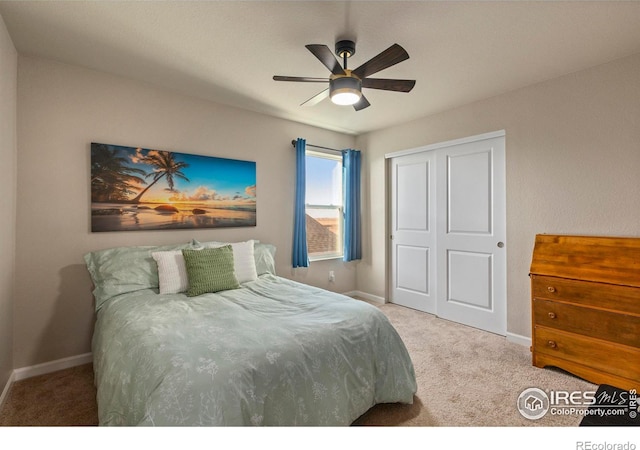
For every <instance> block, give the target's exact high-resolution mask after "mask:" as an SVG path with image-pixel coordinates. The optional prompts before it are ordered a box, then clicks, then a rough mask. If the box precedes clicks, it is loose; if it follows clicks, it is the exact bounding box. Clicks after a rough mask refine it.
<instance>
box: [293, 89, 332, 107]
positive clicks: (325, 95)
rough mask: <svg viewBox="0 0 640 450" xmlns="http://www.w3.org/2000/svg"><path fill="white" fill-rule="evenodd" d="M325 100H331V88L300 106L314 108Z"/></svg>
mask: <svg viewBox="0 0 640 450" xmlns="http://www.w3.org/2000/svg"><path fill="white" fill-rule="evenodd" d="M325 98H329V88H326V89H325V90H324V91H321V92H319V93H318V94H316V95H314V96H313V97H311V98H310V99H309V100H307V101H305V102H303V103H301V104H300V106H313V105H317V104H318V103H320V102H321V101H322V100H324V99H325Z"/></svg>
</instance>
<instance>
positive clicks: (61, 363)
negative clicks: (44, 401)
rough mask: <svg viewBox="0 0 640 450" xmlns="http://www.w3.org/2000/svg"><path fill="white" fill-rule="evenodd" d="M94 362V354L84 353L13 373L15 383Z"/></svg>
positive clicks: (23, 368)
mask: <svg viewBox="0 0 640 450" xmlns="http://www.w3.org/2000/svg"><path fill="white" fill-rule="evenodd" d="M92 361H93V354H92V353H84V354H82V355H76V356H69V357H68V358H62V359H57V360H55V361H49V362H46V363H42V364H36V365H35V366H28V367H22V368H20V369H15V370H14V371H13V381H20V380H24V379H25V378H31V377H36V376H38V375H44V374H45V373H51V372H56V371H58V370H63V369H68V368H70V367H75V366H81V365H82V364H88V363H90V362H92Z"/></svg>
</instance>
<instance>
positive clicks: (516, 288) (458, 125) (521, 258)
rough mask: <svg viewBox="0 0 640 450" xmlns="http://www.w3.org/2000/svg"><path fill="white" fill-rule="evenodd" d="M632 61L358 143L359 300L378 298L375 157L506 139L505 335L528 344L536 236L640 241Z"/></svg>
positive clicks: (381, 170) (379, 206) (381, 272)
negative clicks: (362, 294)
mask: <svg viewBox="0 0 640 450" xmlns="http://www.w3.org/2000/svg"><path fill="white" fill-rule="evenodd" d="M639 74H640V55H634V56H631V57H628V58H625V59H621V60H617V61H613V62H611V63H608V64H605V65H602V66H598V67H595V68H592V69H589V70H584V71H581V72H577V73H574V74H570V75H567V76H563V77H561V78H557V79H554V80H550V81H547V82H544V83H541V84H537V85H534V86H531V87H528V88H525V89H520V90H517V91H514V92H510V93H506V94H504V95H500V96H497V97H494V98H490V99H487V100H484V101H480V102H477V103H473V104H470V105H466V106H463V107H461V108H458V109H455V110H452V111H448V112H443V113H441V114H437V115H433V116H430V117H426V118H423V119H420V120H416V121H413V122H410V123H406V124H403V125H401V126H397V127H393V128H389V129H386V130H382V131H377V132H372V133H369V134H366V135H362V136H359V137H358V139H357V142H356V147H357V148H360V149H363V150H365V158H364V162H363V168H364V174H363V183H364V187H363V189H364V191H365V192H368V198H365V199H364V209H365V212H364V218H363V222H364V223H365V224H366V227H365V239H364V243H363V250H364V255H363V257H364V259H363V261H362V262H361V263H360V264H359V265H358V267H357V286H358V289H359V290H363V291H367V292H370V293H372V294H375V295H380V296H384V295H385V293H386V289H387V287H386V284H385V280H386V279H387V278H386V277H385V273H386V269H387V266H386V264H387V260H386V245H387V241H386V236H387V235H388V232H387V223H386V218H387V209H386V195H387V194H386V192H387V191H386V189H387V187H386V184H385V183H384V182H383V180H384V179H385V159H384V155H385V153H390V152H394V151H399V150H404V149H410V148H416V147H421V146H424V145H427V144H433V143H438V142H442V141H447V140H451V139H457V138H463V137H467V136H473V135H476V134H481V133H486V132H491V131H497V130H502V129H504V130H506V165H507V180H506V181H507V243H506V244H507V245H506V249H507V264H508V269H507V271H508V273H507V297H508V299H507V304H508V314H507V329H508V331H509V332H510V333H514V334H517V335H521V336H530V335H531V332H530V328H531V325H530V309H529V308H530V306H529V301H530V297H529V295H530V293H529V278H528V271H529V265H530V263H531V252H532V249H533V243H534V238H535V235H536V234H537V233H558V234H562V233H564V234H590V235H620V236H640V76H639Z"/></svg>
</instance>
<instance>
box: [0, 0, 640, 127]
mask: <svg viewBox="0 0 640 450" xmlns="http://www.w3.org/2000/svg"><path fill="white" fill-rule="evenodd" d="M0 14H1V15H2V17H3V19H4V21H5V23H6V25H7V28H8V29H9V33H10V35H11V37H12V39H13V42H14V44H15V46H16V48H17V49H18V51H19V52H20V53H21V54H24V55H32V56H39V57H44V58H48V59H53V60H58V61H62V62H66V63H70V64H75V65H79V66H84V67H89V68H93V69H97V70H101V71H105V72H110V73H114V74H118V75H124V76H127V77H130V78H134V79H139V80H144V81H146V82H150V83H154V84H157V85H160V86H164V87H166V88H170V89H173V90H177V91H179V92H182V93H185V94H188V95H192V96H196V97H200V98H204V99H209V100H212V101H215V102H219V103H223V104H228V105H233V106H237V107H240V108H245V109H248V110H252V111H257V112H261V113H266V114H270V115H273V116H277V117H282V118H287V119H291V120H295V121H299V122H303V123H307V124H312V125H316V126H319V127H323V128H328V129H332V130H336V131H342V132H347V133H352V134H360V133H364V132H367V131H371V130H376V129H380V128H385V127H387V126H391V125H394V124H397V123H401V122H406V121H408V120H412V119H416V118H419V117H423V116H426V115H428V114H432V113H436V112H440V111H444V110H448V109H452V108H455V107H457V106H460V105H464V104H467V103H470V102H474V101H477V100H481V99H484V98H487V97H491V96H494V95H497V94H500V93H503V92H507V91H511V90H514V89H518V88H521V87H524V86H527V85H531V84H534V83H538V82H541V81H544V80H548V79H551V78H555V77H558V76H561V75H564V74H567V73H571V72H575V71H578V70H582V69H585V68H587V67H591V66H595V65H598V64H601V63H604V62H607V61H611V60H614V59H617V58H620V57H624V56H627V55H630V54H634V53H638V52H640V26H639V24H640V2H637V1H625V2H615V1H605V2H595V1H586V2H585V1H569V2H555V1H538V2H525V1H511V2H491V1H476V2H460V1H422V2H408V1H393V2H389V1H387V2H385V1H352V2H331V1H320V2H309V1H278V2H268V1H258V2H250V1H196V2H189V1H117V2H116V1H82V2H78V1H71V2H63V1H47V2H40V1H38V2H31V1H19V2H13V1H4V0H2V1H0ZM344 38H348V39H352V40H355V41H356V42H357V50H356V55H355V56H354V57H353V58H351V59H350V60H349V66H350V67H351V68H355V67H357V66H359V65H360V64H362V63H363V62H365V61H366V60H368V59H370V58H371V57H373V56H375V55H376V54H378V53H379V52H381V51H382V50H384V49H386V48H387V47H389V46H390V45H391V44H393V43H398V44H400V45H402V46H403V47H404V48H405V49H406V50H407V51H408V53H409V55H410V59H409V60H407V61H404V62H402V63H400V64H398V65H396V66H393V67H391V68H389V69H386V70H384V71H382V72H379V73H378V74H376V75H375V77H376V78H409V79H415V80H417V83H416V87H415V88H414V89H413V91H412V92H410V93H408V94H407V93H392V92H385V91H377V90H366V89H365V91H364V92H365V95H366V96H367V98H368V99H369V101H370V102H371V106H370V107H369V108H367V109H365V110H362V111H359V112H356V111H354V110H353V108H351V107H344V106H336V105H333V104H332V103H331V102H330V101H329V100H325V101H323V102H321V103H320V104H318V105H316V106H311V107H309V106H305V107H302V106H300V103H302V102H304V101H305V100H307V99H308V98H310V97H312V96H313V95H315V94H316V93H318V92H319V91H320V90H322V89H323V88H324V87H323V86H322V85H320V84H315V83H285V82H276V81H273V80H272V76H273V75H292V76H309V77H327V76H328V70H327V69H326V68H325V67H324V66H323V65H322V64H321V63H320V62H319V61H318V60H317V59H316V58H315V57H314V56H313V55H312V54H311V53H310V52H309V51H308V50H307V49H306V48H305V47H304V46H305V45H306V44H326V45H327V46H329V48H331V49H333V46H334V44H335V42H336V40H339V39H344Z"/></svg>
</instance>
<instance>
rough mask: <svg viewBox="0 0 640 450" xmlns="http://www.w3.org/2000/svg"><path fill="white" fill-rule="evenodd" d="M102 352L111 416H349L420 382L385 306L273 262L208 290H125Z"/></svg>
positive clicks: (175, 421)
mask: <svg viewBox="0 0 640 450" xmlns="http://www.w3.org/2000/svg"><path fill="white" fill-rule="evenodd" d="M93 355H94V370H95V374H96V385H97V388H98V409H99V419H100V424H101V425H156V426H168V425H176V426H186V425H200V426H212V425H224V426H230V425H283V426H290V425H328V426H335V425H349V424H351V423H352V422H353V421H354V420H355V419H356V418H358V417H359V416H360V415H362V414H363V413H364V412H366V411H367V410H368V409H369V408H370V407H371V406H373V405H375V404H377V403H395V402H402V403H412V402H413V395H414V393H415V392H416V381H415V374H414V369H413V365H412V363H411V360H410V358H409V354H408V353H407V350H406V348H405V346H404V344H403V342H402V340H401V339H400V337H399V336H398V334H397V332H396V330H395V329H394V328H393V326H392V325H391V324H390V322H389V321H388V319H387V318H386V316H385V315H384V314H383V313H382V312H380V310H379V309H378V308H376V307H374V306H372V305H369V304H367V303H365V302H362V301H358V300H354V299H351V298H349V297H346V296H343V295H338V294H334V293H331V292H328V291H325V290H322V289H318V288H314V287H311V286H307V285H303V284H300V283H296V282H293V281H290V280H286V279H284V278H280V277H277V276H274V275H271V274H266V275H262V276H261V277H260V278H259V279H258V280H257V281H253V282H249V283H245V284H243V285H242V288H240V289H236V290H230V291H224V292H220V293H217V294H205V295H201V296H199V297H186V296H185V295H184V294H174V295H159V294H157V293H156V291H153V290H149V289H146V290H140V291H137V292H132V293H128V294H123V295H119V296H116V297H114V298H112V299H110V300H109V301H108V302H106V303H105V305H104V306H102V308H101V309H100V311H99V312H98V316H97V323H96V328H95V334H94V338H93Z"/></svg>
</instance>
